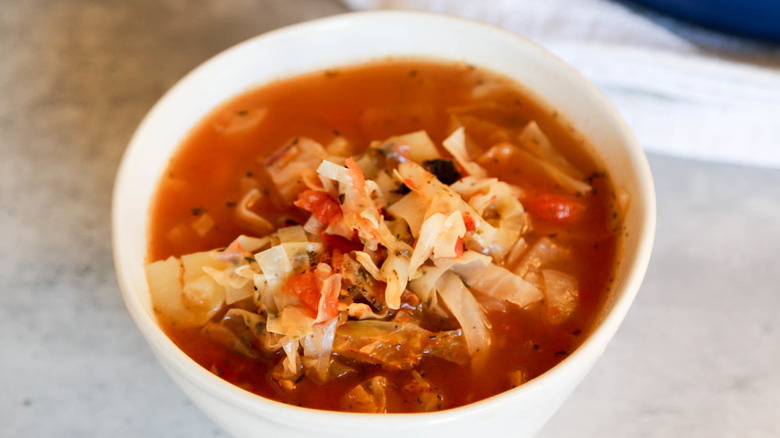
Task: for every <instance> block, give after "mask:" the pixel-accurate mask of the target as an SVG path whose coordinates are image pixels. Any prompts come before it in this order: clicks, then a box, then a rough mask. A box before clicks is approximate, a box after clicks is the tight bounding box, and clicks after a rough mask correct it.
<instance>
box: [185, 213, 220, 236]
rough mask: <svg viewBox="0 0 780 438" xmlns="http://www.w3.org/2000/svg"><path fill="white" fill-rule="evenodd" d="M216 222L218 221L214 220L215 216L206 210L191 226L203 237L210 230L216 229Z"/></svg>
mask: <svg viewBox="0 0 780 438" xmlns="http://www.w3.org/2000/svg"><path fill="white" fill-rule="evenodd" d="M216 224H217V223H216V222H215V221H214V218H212V217H211V215H210V214H209V213H208V212H206V213H202V214H201V215H200V216H198V218H197V219H195V221H193V222H192V223H191V224H190V227H191V228H192V229H193V230H194V231H195V233H196V234H197V235H198V236H200V237H203V236H205V235H206V234H208V233H209V231H211V230H212V229H214V226H215V225H216Z"/></svg>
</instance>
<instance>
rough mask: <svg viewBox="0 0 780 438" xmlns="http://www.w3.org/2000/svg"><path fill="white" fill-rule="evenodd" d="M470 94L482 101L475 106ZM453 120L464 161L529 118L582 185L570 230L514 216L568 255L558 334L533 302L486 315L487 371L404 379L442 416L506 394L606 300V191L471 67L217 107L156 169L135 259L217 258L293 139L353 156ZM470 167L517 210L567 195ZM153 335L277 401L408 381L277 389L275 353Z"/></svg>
mask: <svg viewBox="0 0 780 438" xmlns="http://www.w3.org/2000/svg"><path fill="white" fill-rule="evenodd" d="M475 94H476V95H478V96H479V98H475V97H474V95H475ZM483 95H488V98H487V101H488V102H489V103H488V104H485V102H486V100H485V99H486V98H485V97H484V96H483ZM455 113H456V114H458V115H460V116H461V122H462V123H463V124H464V125H465V126H466V132H467V134H468V135H469V137H470V138H471V140H473V141H472V142H471V143H470V145H469V147H470V153H471V155H472V156H479V154H480V153H481V152H484V151H485V150H487V149H488V148H489V147H491V146H492V145H493V144H495V143H496V142H498V141H501V140H504V139H505V138H506V137H507V136H509V137H510V138H511V136H512V135H515V134H516V133H517V132H519V131H520V130H521V129H522V128H523V127H524V126H525V125H526V124H527V123H528V122H529V121H531V120H533V121H536V123H537V124H538V125H539V126H540V127H541V129H542V130H543V131H544V133H545V134H546V135H547V136H548V138H549V139H550V140H551V142H552V144H553V145H555V147H556V149H557V150H559V151H561V152H562V153H563V154H564V155H565V156H566V157H567V159H568V160H569V161H570V162H571V163H573V164H574V165H575V166H576V167H577V168H578V169H579V170H580V171H581V172H582V173H583V174H584V175H586V176H587V178H586V179H587V181H588V182H589V183H591V184H592V186H593V188H594V190H593V192H592V193H587V194H584V195H582V196H578V197H576V201H577V202H578V203H580V204H581V205H582V206H584V207H585V208H584V212H585V213H584V214H583V216H582V217H581V218H580V219H579V220H577V221H573V222H571V223H567V222H563V223H561V222H560V221H556V220H555V219H551V218H550V215H549V214H547V213H549V212H550V211H552V210H549V209H548V211H547V213H545V210H544V208H541V209H539V208H537V209H535V210H532V209H529V208H528V207H527V208H526V209H527V210H528V211H529V214H530V217H531V223H532V226H533V229H532V231H531V232H529V233H528V234H526V235H525V236H524V237H525V238H526V240H527V241H528V242H529V243H531V244H533V243H534V241H536V240H538V239H540V238H542V237H543V236H547V237H548V238H551V239H552V240H553V241H556V242H561V243H562V244H565V245H566V246H567V247H568V248H570V249H571V251H572V253H573V259H572V260H573V262H572V266H570V267H569V269H570V270H571V272H573V273H575V274H576V277H577V278H578V279H579V282H580V291H579V304H578V307H577V310H576V311H575V312H574V314H573V315H572V316H571V317H570V318H568V319H567V320H566V321H565V322H564V323H561V324H550V323H549V322H548V318H547V314H546V310H545V307H544V305H543V303H542V304H534V305H532V306H530V307H528V308H526V309H520V308H518V307H517V306H514V305H505V306H498V307H497V308H492V310H490V311H489V313H488V318H489V320H490V322H491V324H492V327H493V343H492V347H491V349H490V352H489V356H488V358H487V360H485V361H483V362H481V364H480V365H473V366H472V365H456V364H454V363H450V362H446V361H444V360H441V359H436V358H426V359H423V360H422V362H421V363H420V364H419V366H417V367H416V370H417V371H418V372H419V373H420V375H422V376H424V378H425V379H427V380H428V381H430V382H431V383H432V385H434V386H435V387H436V388H437V389H438V390H439V391H440V393H441V394H442V399H443V401H442V403H441V408H443V409H446V408H452V407H457V406H462V405H464V404H468V403H471V402H474V401H477V400H481V399H484V398H487V397H490V396H492V395H495V394H498V393H500V392H503V391H506V390H507V389H510V388H512V387H514V386H516V385H517V384H518V383H519V382H518V380H517V379H512V378H510V377H509V376H510V375H511V374H512V373H513V372H520V373H522V375H523V376H524V379H522V380H528V379H532V378H534V377H536V376H539V375H540V374H542V373H544V372H545V371H547V370H549V369H550V368H551V367H553V366H555V365H556V364H558V363H559V362H560V361H562V360H563V359H565V358H566V357H567V356H568V355H569V354H571V352H572V351H574V350H575V349H576V348H577V347H578V346H579V345H580V344H581V343H582V341H583V339H585V337H586V336H587V335H588V333H589V332H590V330H591V329H592V328H593V326H594V324H595V321H596V319H597V318H598V316H599V313H600V311H601V309H602V307H603V306H604V303H605V301H606V299H607V296H608V294H609V290H610V285H611V282H612V275H613V273H614V271H615V268H616V264H617V261H618V260H617V254H618V241H619V238H618V235H619V234H618V232H617V226H616V225H615V224H616V222H615V220H614V217H615V216H617V214H616V210H615V207H614V202H615V201H614V200H615V194H614V190H613V188H612V185H611V183H610V181H609V180H608V178H607V177H606V174H605V172H604V169H602V168H601V167H599V165H598V164H597V160H595V159H593V158H591V156H590V155H589V153H588V151H587V149H586V147H587V146H586V143H585V142H584V140H583V139H582V138H581V137H579V136H578V135H577V134H576V133H575V132H574V131H573V129H571V127H570V126H569V125H568V124H567V123H566V122H565V120H564V119H563V117H561V116H559V115H558V114H557V112H556V111H554V110H551V109H549V108H547V107H545V106H543V105H540V104H539V103H537V102H536V101H535V100H534V98H533V97H531V96H530V94H529V93H527V92H526V91H524V90H523V89H522V88H521V87H519V86H517V85H516V84H515V83H513V82H512V81H509V80H507V79H504V78H502V77H499V76H496V75H494V74H492V73H490V72H487V71H483V70H482V69H480V68H475V67H474V66H470V65H465V64H445V63H434V62H427V61H425V62H424V61H417V60H416V61H388V62H378V63H375V64H368V65H364V66H356V67H349V68H341V69H336V70H329V71H325V72H319V73H314V74H308V75H304V76H301V77H296V78H292V79H285V80H281V81H278V82H275V83H271V84H269V85H266V86H263V87H261V88H258V89H254V90H251V91H249V92H247V93H245V94H243V95H241V96H238V97H236V98H234V99H231V100H230V101H228V102H227V103H225V104H223V105H222V106H221V107H219V108H218V109H216V110H215V111H214V112H212V113H211V114H210V115H209V116H208V117H206V118H205V120H203V121H202V122H200V123H199V124H198V125H197V126H196V127H195V128H194V129H193V131H192V132H191V133H190V134H189V136H188V137H187V138H186V139H185V141H184V142H183V144H182V145H181V146H180V147H179V149H178V150H177V152H176V153H175V155H174V156H173V158H172V159H171V161H170V163H169V165H168V167H167V169H166V170H165V173H164V175H163V177H162V178H161V180H160V182H159V186H158V188H157V192H156V194H155V197H154V200H153V207H152V211H151V217H150V228H149V229H150V232H149V248H148V260H149V261H150V262H151V261H155V260H160V259H164V258H166V257H168V256H171V255H173V256H180V255H183V254H187V253H191V252H196V251H204V250H209V249H213V248H218V247H224V246H226V245H228V244H229V243H230V242H231V241H232V240H233V239H234V238H236V237H237V236H238V235H239V234H248V235H252V234H254V233H253V230H251V229H248V228H245V227H243V226H242V225H241V224H240V223H238V222H237V221H236V220H235V219H234V217H235V216H234V212H233V210H234V209H235V204H236V202H238V201H239V199H240V197H241V195H242V193H243V190H244V189H243V188H242V184H244V185H245V184H246V183H247V181H248V180H255V181H256V182H257V183H259V184H260V185H261V186H262V187H265V188H266V189H267V190H272V187H273V186H272V184H270V181H269V180H268V178H267V176H265V173H264V169H263V167H264V165H263V163H264V162H265V161H266V159H267V158H268V157H269V156H271V155H272V154H273V153H274V152H276V151H277V150H279V149H280V148H281V147H283V146H284V145H285V144H288V143H289V142H290V141H291V139H294V138H298V137H303V136H305V137H309V138H312V139H314V140H316V141H318V142H320V143H322V144H328V143H329V142H331V141H332V140H334V138H336V137H343V138H345V139H347V140H348V141H349V142H350V143H351V144H352V145H354V146H353V147H354V152H355V153H359V152H360V151H361V150H362V149H365V148H366V147H367V146H368V144H369V143H370V142H371V141H374V140H382V139H385V138H388V137H390V136H393V135H399V134H404V133H407V132H412V131H416V130H420V129H424V130H426V131H427V132H428V134H429V135H430V137H431V138H432V139H433V141H434V143H436V144H437V145H439V144H441V141H442V140H443V139H444V138H446V137H447V135H448V134H449V133H450V132H451V131H452V129H453V117H452V116H453V114H455ZM258 121H259V122H258ZM231 127H232V128H231ZM483 166H484V167H485V169H486V170H487V171H488V173H489V174H490V175H491V176H496V177H498V178H499V179H501V180H503V181H505V182H508V183H510V184H514V185H517V186H519V187H521V188H522V189H523V190H524V191H525V193H526V195H525V199H524V200H523V204H524V205H526V201H529V202H532V201H531V200H532V199H534V198H535V197H536V198H538V195H540V194H544V195H545V196H547V195H551V196H567V194H566V193H565V191H564V190H562V189H561V188H560V187H558V186H556V184H555V183H554V182H552V181H551V180H550V179H549V178H547V177H546V176H545V175H543V174H542V173H540V172H539V170H538V169H536V168H533V167H532V166H528V165H527V164H525V163H523V162H519V161H518V160H514V161H508V162H504V161H501V160H495V162H493V161H491V162H486V163H483ZM242 181H243V182H242ZM535 202H537V203H538V201H535ZM257 211H258V212H259V213H261V214H263V215H264V216H265V217H273V218H276V225H277V226H284V225H285V224H289V223H295V222H298V223H300V221H301V220H305V215H303V216H302V214H301V211H300V209H297V208H296V207H292V206H290V207H288V208H279V207H278V206H275V205H273V204H272V203H270V202H268V203H265V204H263V205H260V206H257ZM204 212H208V213H209V216H210V217H211V218H212V219H213V220H214V223H215V224H214V226H212V227H211V230H210V231H209V232H208V233H206V234H205V235H203V236H200V235H198V233H196V232H195V231H194V230H193V227H192V226H191V224H192V223H193V222H195V221H197V220H198V219H199V218H200V217H201V216H202V214H203V213H204ZM552 212H553V213H554V211H552ZM163 328H164V329H165V331H166V332H167V334H168V335H169V336H170V338H171V339H172V340H173V341H174V342H175V343H176V344H177V345H178V346H179V347H180V348H181V349H182V350H183V351H184V352H185V353H186V354H188V355H189V356H190V357H191V358H193V359H194V360H195V361H196V362H198V363H199V364H200V365H201V366H203V367H204V368H205V369H207V370H210V371H212V372H213V373H215V374H216V375H218V376H220V377H221V378H223V379H225V380H227V381H229V382H231V383H233V384H235V385H237V386H239V387H241V388H244V389H246V390H248V391H251V392H253V393H255V394H258V395H260V396H263V397H267V398H270V399H274V400H278V401H282V402H285V403H289V404H294V405H299V406H305V407H311V408H319V409H330V410H341V409H343V405H342V404H341V402H340V400H341V398H342V397H343V395H344V394H345V392H346V391H348V390H349V389H350V388H353V387H354V386H355V385H357V384H359V383H360V382H363V381H365V380H366V379H367V378H369V377H371V376H374V375H377V374H382V375H384V376H386V377H388V378H389V380H390V381H391V382H392V384H393V385H394V386H395V387H397V388H401V387H403V386H404V385H405V384H407V383H408V381H409V380H410V379H411V377H410V371H408V370H405V371H388V370H384V369H382V368H381V367H378V366H376V365H365V366H360V367H359V372H357V373H353V374H351V375H348V376H345V377H342V378H339V379H335V380H332V381H330V382H328V383H326V384H316V383H314V382H311V381H309V380H308V379H303V380H302V381H300V382H299V383H298V389H297V390H296V391H294V392H289V391H284V390H282V389H281V388H279V387H278V385H276V384H275V382H274V381H273V380H272V379H270V378H268V373H269V370H270V369H271V367H272V366H273V365H274V364H275V363H276V362H277V361H278V360H280V358H281V357H282V355H281V353H280V354H278V355H276V356H274V357H265V356H263V357H261V358H259V359H248V358H246V357H244V356H242V355H240V354H238V353H235V352H233V351H231V350H229V349H228V348H226V347H224V346H223V345H221V344H219V343H217V342H214V341H213V340H211V339H209V338H208V337H206V336H204V335H203V334H202V332H201V329H191V328H190V329H180V328H177V327H174V326H172V325H164V327H163ZM516 374H517V373H515V375H516ZM399 393H400V395H399V396H397V397H394V398H391V399H388V406H387V410H388V412H415V411H416V410H418V407H417V401H416V400H415V399H414V397H412V396H406V395H404V392H403V391H399Z"/></svg>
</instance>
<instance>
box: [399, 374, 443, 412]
mask: <svg viewBox="0 0 780 438" xmlns="http://www.w3.org/2000/svg"><path fill="white" fill-rule="evenodd" d="M410 374H411V375H412V381H411V382H409V383H407V384H405V385H404V386H403V387H402V389H403V390H404V391H406V392H411V393H412V394H413V395H414V398H415V399H417V406H416V408H417V409H416V411H418V412H433V411H438V410H441V409H442V407H443V405H444V393H443V392H442V391H441V390H440V389H439V388H437V387H435V386H433V385H432V384H431V382H429V381H428V380H427V379H425V378H424V377H423V376H422V375H421V374H420V373H419V372H418V371H417V370H412V372H411V373H410Z"/></svg>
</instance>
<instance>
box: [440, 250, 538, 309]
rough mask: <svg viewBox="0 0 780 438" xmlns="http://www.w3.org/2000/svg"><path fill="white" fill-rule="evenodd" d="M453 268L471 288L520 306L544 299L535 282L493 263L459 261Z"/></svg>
mask: <svg viewBox="0 0 780 438" xmlns="http://www.w3.org/2000/svg"><path fill="white" fill-rule="evenodd" d="M452 270H453V271H454V272H456V273H457V274H458V275H459V276H460V277H461V278H463V281H464V282H466V284H467V285H468V287H469V288H470V289H473V290H475V291H477V292H482V293H484V294H488V295H490V296H492V297H494V298H499V299H502V300H506V301H509V302H511V303H514V304H517V305H518V306H520V307H526V306H529V305H531V304H533V303H535V302H537V301H539V300H541V299H542V291H540V290H539V289H538V288H537V287H535V286H534V285H533V284H531V283H529V282H527V281H525V280H524V279H522V278H520V277H519V276H518V275H516V274H514V273H513V272H511V271H509V270H508V269H506V268H502V267H501V266H497V265H495V264H493V263H484V262H482V261H475V262H472V263H458V264H454V265H453V266H452ZM439 293H441V292H439Z"/></svg>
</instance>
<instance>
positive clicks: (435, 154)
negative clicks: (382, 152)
mask: <svg viewBox="0 0 780 438" xmlns="http://www.w3.org/2000/svg"><path fill="white" fill-rule="evenodd" d="M399 144H406V145H409V158H411V159H412V161H416V162H417V163H420V164H422V163H423V162H424V161H427V160H434V159H436V158H440V155H439V151H438V150H437V149H436V145H434V144H433V141H432V140H431V138H430V137H429V136H428V133H427V132H425V131H424V130H420V131H415V132H410V133H408V134H403V135H397V136H395V137H390V138H388V139H387V140H385V141H383V142H382V146H381V147H382V149H387V150H389V149H391V148H392V146H393V145H399Z"/></svg>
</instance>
